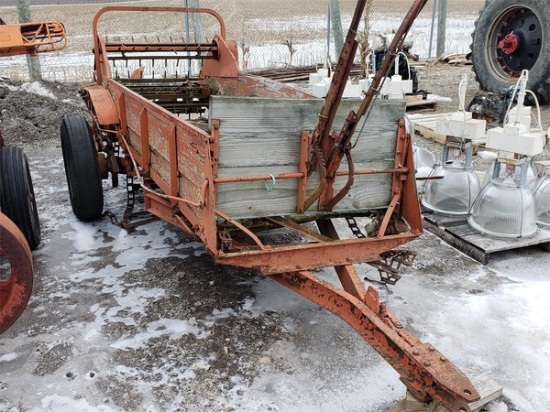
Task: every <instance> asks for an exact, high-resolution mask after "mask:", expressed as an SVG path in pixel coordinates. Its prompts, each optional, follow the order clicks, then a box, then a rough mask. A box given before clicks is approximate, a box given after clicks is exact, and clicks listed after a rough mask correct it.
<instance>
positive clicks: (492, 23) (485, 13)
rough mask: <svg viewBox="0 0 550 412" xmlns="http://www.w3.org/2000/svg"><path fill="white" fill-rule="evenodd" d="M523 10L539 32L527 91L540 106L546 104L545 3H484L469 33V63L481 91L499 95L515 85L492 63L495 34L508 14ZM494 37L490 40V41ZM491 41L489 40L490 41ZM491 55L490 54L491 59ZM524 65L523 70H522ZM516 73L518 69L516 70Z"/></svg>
mask: <svg viewBox="0 0 550 412" xmlns="http://www.w3.org/2000/svg"><path fill="white" fill-rule="evenodd" d="M522 8H526V9H529V10H530V11H531V12H533V13H534V14H535V16H536V17H537V19H538V21H539V23H540V30H541V32H542V36H541V37H542V41H543V44H542V46H541V49H540V52H539V56H538V58H537V59H536V61H535V63H534V64H533V65H532V67H531V68H530V69H529V81H528V83H527V88H528V89H529V90H531V91H533V92H535V93H536V95H537V98H538V100H539V103H540V104H546V103H549V102H550V24H548V21H550V7H549V3H548V0H519V1H518V2H510V0H487V1H486V3H485V6H484V8H483V9H482V10H481V12H480V15H479V18H478V20H477V21H476V23H475V30H474V32H473V33H472V40H473V42H472V45H471V50H472V63H473V70H474V72H475V75H476V79H477V81H478V82H479V84H480V86H481V89H482V90H487V91H490V92H495V93H500V92H501V91H502V90H503V89H507V88H509V87H510V86H512V85H515V84H516V83H517V78H516V77H512V76H510V75H509V74H508V73H507V72H506V71H504V70H503V69H502V68H501V67H500V65H499V64H498V62H497V60H496V51H495V50H496V46H497V42H498V40H497V38H496V34H495V33H494V32H495V31H498V29H499V28H500V27H502V21H503V19H504V17H505V16H506V15H507V14H509V13H510V12H511V11H512V10H516V9H522ZM493 36H494V37H493ZM491 38H493V40H490V39H491ZM491 54H493V55H492V56H491ZM526 66H527V65H525V66H524V68H527V67H526ZM518 70H519V71H521V70H520V68H518Z"/></svg>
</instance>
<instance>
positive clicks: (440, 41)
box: [437, 0, 447, 57]
mask: <svg viewBox="0 0 550 412" xmlns="http://www.w3.org/2000/svg"><path fill="white" fill-rule="evenodd" d="M446 32H447V0H439V11H438V13H437V57H441V56H443V54H444V53H445V37H446Z"/></svg>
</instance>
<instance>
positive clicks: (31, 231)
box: [0, 146, 41, 250]
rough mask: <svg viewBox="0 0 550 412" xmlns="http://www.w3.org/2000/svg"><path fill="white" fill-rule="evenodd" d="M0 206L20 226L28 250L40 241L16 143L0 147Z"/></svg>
mask: <svg viewBox="0 0 550 412" xmlns="http://www.w3.org/2000/svg"><path fill="white" fill-rule="evenodd" d="M0 207H1V209H2V213H4V214H5V215H6V216H8V217H9V218H10V219H11V220H12V221H13V223H15V224H16V226H17V227H18V228H19V230H21V232H22V233H23V235H24V236H25V239H27V243H28V244H29V247H30V249H31V250H34V249H36V248H37V247H38V245H39V244H40V239H41V235H40V221H39V220H38V210H37V208H36V199H35V196H34V189H33V186H32V180H31V174H30V171H29V163H28V161H27V156H25V153H24V152H23V150H22V149H21V148H19V147H13V146H5V147H2V148H0Z"/></svg>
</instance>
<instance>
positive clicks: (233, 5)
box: [0, 0, 484, 81]
mask: <svg viewBox="0 0 550 412" xmlns="http://www.w3.org/2000/svg"><path fill="white" fill-rule="evenodd" d="M30 3H31V10H32V20H33V21H45V20H57V21H60V22H62V23H63V24H64V25H65V27H66V29H67V39H68V47H67V48H66V49H65V50H63V51H61V52H59V53H56V54H43V55H41V56H40V62H41V68H42V77H43V78H44V79H45V80H52V81H86V80H91V79H92V77H93V56H92V35H91V24H92V19H93V17H94V15H95V13H96V12H97V11H98V10H99V9H100V8H101V7H103V6H105V5H112V4H116V3H112V2H109V3H108V2H93V3H90V2H87V1H82V2H81V4H66V3H75V1H74V0H73V1H70V0H65V1H64V0H58V1H55V0H51V1H48V0H34V1H33V0H30ZM46 3H47V4H46ZM197 3H198V4H199V6H200V7H204V8H211V9H213V10H215V11H217V12H218V13H219V14H220V15H221V16H222V17H223V19H224V20H225V23H226V26H227V38H228V39H230V40H234V41H236V42H237V44H238V49H239V64H240V67H241V70H242V71H251V70H257V69H267V68H281V67H302V66H312V65H318V64H324V63H326V62H327V61H330V62H335V61H337V58H338V50H337V49H338V47H337V46H336V44H338V43H339V40H340V39H341V37H342V36H345V33H346V31H347V27H348V25H349V23H350V21H351V18H352V15H353V12H354V9H355V5H356V1H355V0H324V1H311V0H224V1H220V0H178V1H170V0H169V1H130V2H125V3H119V4H125V5H128V4H131V5H140V6H186V5H189V6H192V5H193V4H197ZM411 4H412V0H394V1H391V2H389V1H387V0H372V1H370V2H369V3H368V5H367V12H366V14H365V18H364V19H363V21H362V23H361V27H360V33H359V34H360V36H363V38H364V39H368V47H369V48H370V47H372V45H373V44H375V43H376V40H377V39H380V38H381V37H383V36H384V35H386V34H388V33H391V32H392V31H395V30H397V28H398V27H399V25H400V23H401V21H402V20H403V18H404V16H405V15H406V13H407V11H408V9H409V7H410V6H411ZM483 4H484V0H429V1H428V3H427V4H426V6H425V7H424V10H423V11H422V13H421V14H420V16H419V17H418V18H417V19H416V20H415V22H414V25H413V27H412V29H411V31H410V34H409V36H408V40H410V41H412V43H413V46H412V48H411V50H410V51H411V53H412V54H416V55H418V56H419V57H420V58H424V59H427V58H435V57H437V56H438V55H441V54H442V53H450V52H454V53H459V54H463V53H467V52H468V51H469V48H470V42H471V33H472V32H473V30H474V22H475V20H476V18H477V16H478V14H479V11H480V10H481V8H482V7H483ZM0 17H1V18H2V19H3V20H4V21H5V22H6V23H8V24H11V23H17V22H18V18H17V8H16V6H15V5H14V2H13V1H6V0H0ZM189 21H190V20H189V19H187V20H186V19H185V18H181V17H180V21H172V20H170V19H162V18H159V19H158V20H156V19H149V18H147V19H146V20H142V21H139V19H138V17H135V16H134V17H132V18H127V17H120V16H118V17H113V18H112V21H111V22H107V23H108V24H107V23H106V30H107V31H106V32H104V33H107V34H109V35H113V36H115V35H116V36H119V35H124V34H131V35H132V36H133V35H136V34H137V33H148V36H150V37H151V36H156V37H157V38H158V37H159V36H168V37H170V38H174V37H176V36H182V38H185V37H187V38H188V39H190V40H192V41H194V40H196V39H194V38H193V36H194V31H193V30H191V31H188V30H186V23H187V22H189ZM205 25H206V26H207V27H208V23H205ZM178 31H179V34H178ZM189 33H190V34H189ZM201 33H202V31H201ZM342 33H343V35H342ZM189 35H190V36H191V37H189ZM202 36H203V37H205V38H208V37H209V36H211V34H210V33H208V31H207V30H205V32H204V33H203V34H202ZM210 39H211V37H210ZM203 41H204V39H203ZM363 44H366V43H365V41H363ZM0 75H1V76H3V77H9V78H11V79H14V80H28V78H29V72H28V68H27V62H26V58H25V56H16V57H10V58H3V59H0Z"/></svg>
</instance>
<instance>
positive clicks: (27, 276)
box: [0, 212, 33, 334]
mask: <svg viewBox="0 0 550 412" xmlns="http://www.w3.org/2000/svg"><path fill="white" fill-rule="evenodd" d="M0 259H7V262H8V264H9V268H8V271H9V273H8V274H7V276H4V275H5V274H3V273H0V275H2V276H0V334H1V333H3V332H4V331H6V330H7V329H8V328H9V327H10V326H11V325H12V324H13V323H14V322H15V321H16V320H17V319H18V318H19V316H20V315H21V313H23V310H25V307H26V306H27V302H28V301H29V298H30V296H31V292H32V285H33V264H32V256H31V250H30V249H29V245H28V243H27V241H26V239H25V236H23V233H21V231H20V230H19V228H18V227H17V226H16V225H15V223H13V222H12V221H11V220H10V219H8V217H7V216H6V215H4V214H3V213H2V212H0Z"/></svg>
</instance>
